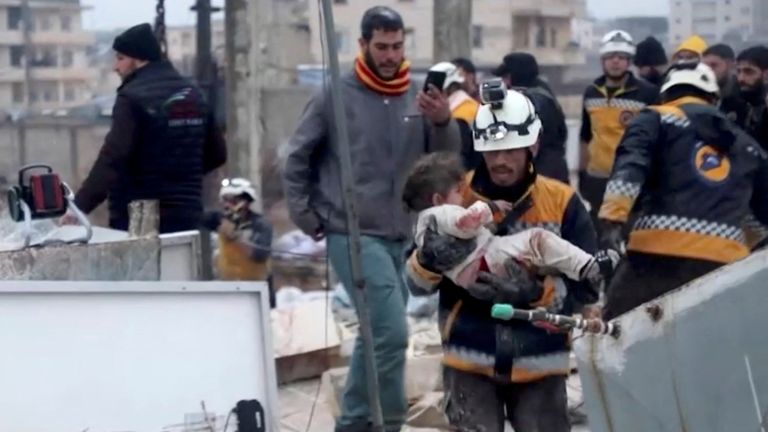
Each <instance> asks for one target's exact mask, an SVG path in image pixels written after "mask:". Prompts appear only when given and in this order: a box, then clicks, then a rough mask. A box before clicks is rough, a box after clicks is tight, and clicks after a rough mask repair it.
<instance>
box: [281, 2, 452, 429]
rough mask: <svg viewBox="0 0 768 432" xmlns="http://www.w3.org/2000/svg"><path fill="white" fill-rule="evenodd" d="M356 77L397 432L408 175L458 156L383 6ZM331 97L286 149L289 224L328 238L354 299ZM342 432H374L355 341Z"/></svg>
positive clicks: (361, 172)
mask: <svg viewBox="0 0 768 432" xmlns="http://www.w3.org/2000/svg"><path fill="white" fill-rule="evenodd" d="M359 44H360V49H361V53H360V56H359V57H358V58H357V60H356V61H355V66H354V70H353V71H352V72H351V73H350V74H348V75H346V76H344V77H343V78H342V81H341V93H342V98H343V101H344V105H345V109H346V116H347V124H348V128H349V142H350V150H351V153H352V164H353V173H352V176H353V179H354V186H353V190H354V193H355V195H356V196H355V198H356V202H357V209H358V212H359V217H360V230H361V233H362V235H363V237H362V240H361V261H362V266H363V276H364V278H365V286H366V292H367V296H368V306H369V309H370V317H371V325H372V330H373V339H374V355H375V358H376V365H377V373H378V378H379V383H380V386H381V389H380V398H381V406H382V411H383V414H384V421H385V425H386V430H387V431H398V430H400V427H401V426H402V424H403V422H404V419H405V414H406V410H407V401H406V398H405V385H404V381H403V380H404V369H405V350H406V347H407V344H408V329H407V323H406V317H405V307H406V301H407V298H408V291H407V288H406V287H405V285H404V282H403V279H402V275H401V271H402V269H403V262H404V259H403V258H404V256H403V252H404V249H405V247H406V242H407V240H408V238H409V237H410V224H411V220H410V218H409V216H408V214H407V213H406V211H405V209H404V206H403V205H402V202H401V192H402V186H403V182H404V181H405V177H406V173H407V171H408V169H409V168H410V167H411V165H412V164H413V163H414V162H415V161H416V159H418V158H419V157H420V156H422V155H423V154H425V153H428V152H432V151H440V150H443V151H455V152H458V151H459V149H460V147H461V137H460V134H459V129H458V125H457V124H456V122H455V121H454V120H451V112H450V109H449V105H448V101H447V99H446V98H445V96H443V95H442V93H441V92H440V90H439V89H437V88H435V87H434V86H432V87H431V88H430V89H429V91H428V92H423V91H422V89H421V86H418V85H415V84H411V82H410V75H409V68H408V62H407V61H406V60H405V59H404V53H403V51H404V25H403V20H402V18H401V17H400V15H399V14H398V13H397V12H395V11H394V10H392V9H390V8H387V7H374V8H371V9H369V10H368V11H366V12H365V14H364V16H363V19H362V22H361V37H360V39H359ZM335 133H336V131H335V129H334V121H333V115H332V109H331V103H330V95H329V91H328V89H327V88H326V89H323V90H321V91H320V92H319V93H318V94H317V95H315V97H314V98H313V99H312V100H311V101H310V102H309V104H308V105H307V107H306V108H305V110H304V113H303V115H302V117H301V119H300V120H299V126H298V129H297V130H296V133H295V134H294V136H293V137H292V139H291V140H290V142H289V144H288V149H287V156H286V160H285V167H284V172H283V177H284V179H283V180H284V186H285V192H286V200H287V203H288V210H289V212H290V215H291V218H292V219H293V221H294V222H295V223H296V225H298V227H299V228H300V229H301V230H302V231H304V232H305V233H307V234H308V235H311V236H313V237H314V238H315V239H321V238H324V237H325V238H327V248H328V254H329V258H330V261H331V264H332V265H333V267H334V270H335V271H336V273H337V274H338V275H339V277H340V279H341V281H342V282H343V283H344V286H345V288H346V289H347V291H348V292H350V296H351V294H352V292H351V290H353V289H354V287H353V286H352V278H351V274H350V268H349V262H350V259H349V250H348V232H347V215H346V213H345V211H344V205H343V200H342V189H341V181H340V166H339V161H338V150H337V148H336V143H335V140H334V135H335ZM336 430H337V431H341V432H346V431H367V430H370V407H369V405H368V397H367V387H366V380H365V365H364V363H363V348H362V341H361V340H360V338H359V337H358V340H357V341H356V343H355V349H354V352H353V354H352V359H351V364H350V371H349V376H348V378H347V385H346V388H345V390H344V395H343V398H342V401H341V416H340V418H339V419H338V420H337V425H336Z"/></svg>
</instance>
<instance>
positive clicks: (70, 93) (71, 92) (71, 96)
mask: <svg viewBox="0 0 768 432" xmlns="http://www.w3.org/2000/svg"><path fill="white" fill-rule="evenodd" d="M64 100H65V101H67V102H72V101H73V100H75V89H73V88H72V87H66V88H64Z"/></svg>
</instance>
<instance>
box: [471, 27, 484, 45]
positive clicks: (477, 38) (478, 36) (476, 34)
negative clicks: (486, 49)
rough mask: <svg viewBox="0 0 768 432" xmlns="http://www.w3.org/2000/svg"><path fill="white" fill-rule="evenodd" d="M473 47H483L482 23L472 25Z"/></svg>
mask: <svg viewBox="0 0 768 432" xmlns="http://www.w3.org/2000/svg"><path fill="white" fill-rule="evenodd" d="M472 47H473V48H482V47H483V26H481V25H473V26H472Z"/></svg>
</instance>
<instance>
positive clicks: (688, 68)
mask: <svg viewBox="0 0 768 432" xmlns="http://www.w3.org/2000/svg"><path fill="white" fill-rule="evenodd" d="M678 85H689V86H693V87H696V88H697V89H699V90H702V91H704V92H706V93H712V94H718V93H719V92H720V87H719V86H718V85H717V77H716V76H715V73H714V72H713V71H712V69H711V68H710V67H709V66H707V65H706V64H704V63H701V62H679V63H674V64H673V65H672V66H670V68H669V71H668V72H667V78H666V79H665V80H664V84H662V85H661V92H662V93H664V92H665V91H667V90H669V89H671V88H672V87H674V86H678Z"/></svg>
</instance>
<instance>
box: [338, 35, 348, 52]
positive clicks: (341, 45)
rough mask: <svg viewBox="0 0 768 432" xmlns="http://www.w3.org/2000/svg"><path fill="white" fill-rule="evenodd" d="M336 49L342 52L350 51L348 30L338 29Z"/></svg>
mask: <svg viewBox="0 0 768 432" xmlns="http://www.w3.org/2000/svg"><path fill="white" fill-rule="evenodd" d="M336 49H337V50H338V51H339V53H341V54H346V53H347V52H348V51H349V36H348V35H347V32H346V31H342V30H336Z"/></svg>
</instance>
